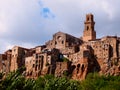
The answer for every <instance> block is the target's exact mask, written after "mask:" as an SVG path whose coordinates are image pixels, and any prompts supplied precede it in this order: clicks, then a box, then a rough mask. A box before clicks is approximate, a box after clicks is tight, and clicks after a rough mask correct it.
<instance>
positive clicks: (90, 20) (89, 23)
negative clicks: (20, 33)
mask: <svg viewBox="0 0 120 90" xmlns="http://www.w3.org/2000/svg"><path fill="white" fill-rule="evenodd" d="M94 25H95V22H94V16H93V15H92V14H87V15H86V20H85V22H84V31H83V41H89V40H95V39H96V31H95V30H94Z"/></svg>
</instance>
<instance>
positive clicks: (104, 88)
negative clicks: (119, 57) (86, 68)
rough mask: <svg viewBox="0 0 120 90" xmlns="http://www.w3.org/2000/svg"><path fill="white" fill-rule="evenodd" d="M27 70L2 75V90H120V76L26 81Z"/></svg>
mask: <svg viewBox="0 0 120 90" xmlns="http://www.w3.org/2000/svg"><path fill="white" fill-rule="evenodd" d="M24 70H25V68H21V69H18V70H17V71H16V72H11V73H10V74H9V75H7V76H6V78H4V79H3V76H4V75H3V74H2V73H0V90H120V76H107V77H105V76H100V75H98V74H97V73H90V74H88V76H87V78H86V79H85V80H83V81H76V80H71V79H69V78H68V77H60V78H57V77H54V76H53V75H45V76H44V77H39V78H38V79H36V80H34V79H25V77H24V76H23V74H22V73H23V72H24Z"/></svg>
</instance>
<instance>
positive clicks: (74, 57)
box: [0, 14, 120, 80]
mask: <svg viewBox="0 0 120 90" xmlns="http://www.w3.org/2000/svg"><path fill="white" fill-rule="evenodd" d="M94 25H95V22H94V16H93V15H92V14H87V15H86V20H85V22H84V30H83V36H82V38H77V37H74V36H72V35H69V34H67V33H64V32H57V33H55V34H54V35H53V38H52V40H49V41H48V42H46V43H45V45H42V46H37V47H34V48H31V49H26V48H23V47H19V46H14V47H13V48H12V50H8V51H6V52H5V53H4V54H0V71H1V72H4V73H6V74H7V73H9V72H10V71H14V70H16V69H18V68H20V67H22V66H25V67H26V71H25V76H26V78H37V77H38V76H43V75H45V74H53V75H55V76H56V77H61V76H64V75H67V76H69V77H70V78H72V79H76V80H83V79H85V78H86V75H87V74H88V73H90V72H99V73H100V74H104V75H120V37H117V36H105V37H102V38H100V39H96V31H95V29H94Z"/></svg>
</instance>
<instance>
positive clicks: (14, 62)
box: [10, 46, 28, 71]
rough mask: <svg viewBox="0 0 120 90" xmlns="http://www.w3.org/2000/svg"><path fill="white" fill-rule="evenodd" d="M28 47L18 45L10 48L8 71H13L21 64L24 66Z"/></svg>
mask: <svg viewBox="0 0 120 90" xmlns="http://www.w3.org/2000/svg"><path fill="white" fill-rule="evenodd" d="M27 51H28V49H26V48H22V47H19V46H14V47H13V48H12V55H11V65H10V71H14V70H16V69H18V68H20V67H21V66H25V55H26V53H27Z"/></svg>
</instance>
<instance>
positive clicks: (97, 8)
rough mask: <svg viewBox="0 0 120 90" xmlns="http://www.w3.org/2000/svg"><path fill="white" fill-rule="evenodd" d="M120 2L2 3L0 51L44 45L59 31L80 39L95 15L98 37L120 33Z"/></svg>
mask: <svg viewBox="0 0 120 90" xmlns="http://www.w3.org/2000/svg"><path fill="white" fill-rule="evenodd" d="M119 3H120V1H119V0H114V1H113V0H88V1H86V0H0V43H2V44H1V46H0V52H2V51H3V48H7V49H8V48H10V47H12V46H14V45H16V44H17V45H22V46H25V47H31V46H35V45H38V44H44V42H46V41H47V40H49V39H50V38H52V34H53V33H55V32H57V31H63V32H66V33H69V34H73V35H75V36H78V37H80V36H81V35H82V32H83V29H84V20H85V14H86V13H93V14H94V17H95V22H96V26H95V30H96V31H97V35H98V37H101V36H104V35H115V33H120V31H119V28H120V27H119V25H118V24H119V23H120V16H119V14H120V11H119ZM46 16H47V18H46ZM113 29H114V30H113ZM103 32H104V33H103ZM103 34H104V35H103ZM119 35H120V34H119ZM4 50H5V49H4Z"/></svg>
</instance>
